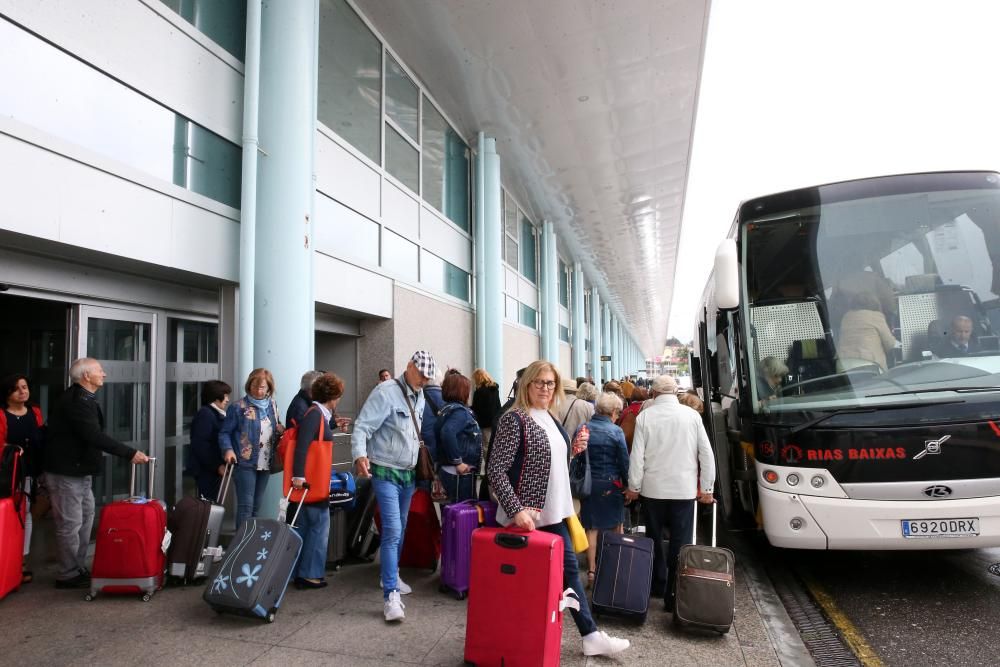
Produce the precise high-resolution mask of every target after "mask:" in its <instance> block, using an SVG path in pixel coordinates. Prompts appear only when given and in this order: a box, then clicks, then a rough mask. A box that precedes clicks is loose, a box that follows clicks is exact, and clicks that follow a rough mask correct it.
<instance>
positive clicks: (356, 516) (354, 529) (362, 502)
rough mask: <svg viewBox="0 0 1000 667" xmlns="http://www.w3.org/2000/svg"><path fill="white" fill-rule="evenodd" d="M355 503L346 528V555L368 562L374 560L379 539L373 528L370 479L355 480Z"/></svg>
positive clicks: (373, 493)
mask: <svg viewBox="0 0 1000 667" xmlns="http://www.w3.org/2000/svg"><path fill="white" fill-rule="evenodd" d="M357 487H358V491H357V496H356V498H357V503H356V504H355V506H354V512H353V513H352V514H351V517H350V520H349V521H348V528H347V536H348V542H347V553H348V554H350V555H351V556H354V557H355V558H361V559H362V560H366V561H370V560H372V559H374V558H375V552H376V551H378V547H379V543H380V541H381V540H380V538H379V534H378V528H376V527H375V508H376V507H377V506H378V504H377V503H376V501H375V491H374V490H373V489H372V483H371V479H370V478H358V479H357Z"/></svg>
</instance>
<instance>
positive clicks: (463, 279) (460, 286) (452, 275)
mask: <svg viewBox="0 0 1000 667" xmlns="http://www.w3.org/2000/svg"><path fill="white" fill-rule="evenodd" d="M444 291H445V292H446V293H447V294H450V295H452V296H453V297H456V298H458V299H461V300H462V301H468V300H469V274H468V273H466V272H465V271H463V270H462V269H460V268H458V267H457V266H455V265H454V264H449V263H448V262H445V263H444Z"/></svg>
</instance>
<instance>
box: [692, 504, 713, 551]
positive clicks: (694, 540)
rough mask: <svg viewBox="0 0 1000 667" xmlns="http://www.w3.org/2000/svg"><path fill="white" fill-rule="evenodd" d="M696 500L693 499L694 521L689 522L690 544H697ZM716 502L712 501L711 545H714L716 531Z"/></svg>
mask: <svg viewBox="0 0 1000 667" xmlns="http://www.w3.org/2000/svg"><path fill="white" fill-rule="evenodd" d="M700 504H701V503H699V502H698V501H697V500H696V501H694V521H693V522H692V523H691V544H698V505H700ZM715 523H716V504H715V502H714V501H713V502H712V546H713V547H714V546H715V531H716V525H715Z"/></svg>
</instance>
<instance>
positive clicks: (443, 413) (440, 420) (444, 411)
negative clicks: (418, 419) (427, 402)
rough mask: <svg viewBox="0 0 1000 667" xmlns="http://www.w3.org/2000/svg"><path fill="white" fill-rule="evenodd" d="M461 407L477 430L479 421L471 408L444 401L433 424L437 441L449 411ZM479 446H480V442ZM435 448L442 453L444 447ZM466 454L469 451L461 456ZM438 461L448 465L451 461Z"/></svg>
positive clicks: (451, 411)
mask: <svg viewBox="0 0 1000 667" xmlns="http://www.w3.org/2000/svg"><path fill="white" fill-rule="evenodd" d="M462 409H464V410H465V411H466V412H467V413H468V414H469V419H470V424H469V426H471V427H473V428H475V429H477V430H478V428H479V423H478V422H477V421H476V415H475V413H473V412H472V410H470V409H469V408H468V407H466V406H464V405H459V404H458V403H445V404H444V405H443V406H441V409H440V410H438V411H437V421H436V422H435V424H434V439H435V441H437V442H438V443H440V442H441V427H442V426H443V425H444V422H445V421H446V420H447V419H448V416H449V415H450V414H451V413H453V412H455V411H456V410H462ZM467 428H468V427H467ZM481 435H482V434H480V440H481V439H482V438H481ZM480 447H482V443H481V442H480ZM437 449H438V453H439V455H441V454H443V453H444V449H443V448H442V447H440V446H439V447H438V448H437ZM468 454H469V452H462V457H463V458H465V457H466V456H468ZM479 454H480V459H482V451H480V452H479ZM438 463H439V464H441V465H450V464H451V461H438ZM482 465H483V462H482V460H480V466H482Z"/></svg>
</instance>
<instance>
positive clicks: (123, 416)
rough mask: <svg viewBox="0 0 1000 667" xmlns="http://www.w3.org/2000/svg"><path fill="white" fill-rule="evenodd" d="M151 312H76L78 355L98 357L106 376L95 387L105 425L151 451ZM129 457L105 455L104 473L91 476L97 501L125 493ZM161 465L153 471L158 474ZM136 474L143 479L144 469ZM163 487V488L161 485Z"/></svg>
mask: <svg viewBox="0 0 1000 667" xmlns="http://www.w3.org/2000/svg"><path fill="white" fill-rule="evenodd" d="M155 324H156V315H155V314H153V313H144V312H139V311H131V310H123V309H118V308H101V307H96V306H78V307H77V313H76V325H77V328H76V331H77V336H78V338H77V345H78V347H77V350H78V352H79V353H78V355H77V356H79V357H93V358H94V359H97V360H98V361H100V362H101V366H103V367H104V372H105V373H107V377H106V378H105V380H104V387H103V388H101V389H100V390H99V391H98V392H97V402H98V403H99V404H100V406H101V410H102V411H103V412H104V430H105V432H106V433H107V434H108V435H110V436H111V437H112V438H115V439H116V440H118V441H120V442H123V443H125V444H126V445H128V446H130V447H134V448H136V449H139V450H141V451H144V452H147V453H150V454H151V455H154V456H155V452H151V450H150V437H149V434H150V433H151V432H155V429H154V428H153V424H152V421H153V411H152V409H151V406H152V405H153V397H152V395H151V394H152V387H153V386H154V385H153V377H152V375H153V365H152V363H151V358H152V350H153V349H155V348H154V340H153V336H154V335H155V334H154V332H155V331H156V326H155ZM130 473H131V463H130V462H129V461H127V460H125V459H122V458H120V457H117V456H105V460H104V474H103V475H101V476H98V477H96V478H95V480H94V497H95V500H96V501H97V504H98V505H105V504H107V503H109V502H111V501H112V500H115V499H119V498H124V497H125V496H127V495H128V492H129V489H128V485H129V475H130ZM162 474H163V473H162V471H158V472H157V477H158V478H159V479H162ZM140 478H142V479H145V476H144V475H140ZM161 492H162V489H161Z"/></svg>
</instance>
